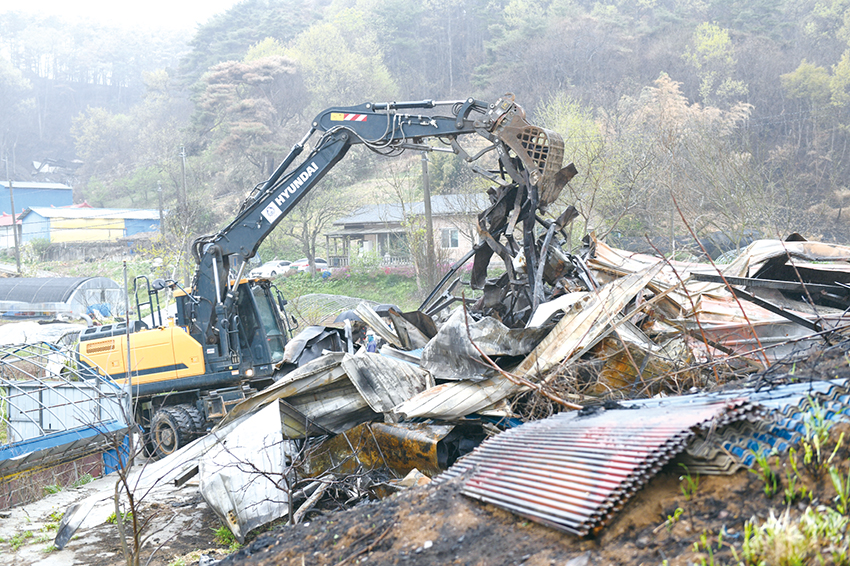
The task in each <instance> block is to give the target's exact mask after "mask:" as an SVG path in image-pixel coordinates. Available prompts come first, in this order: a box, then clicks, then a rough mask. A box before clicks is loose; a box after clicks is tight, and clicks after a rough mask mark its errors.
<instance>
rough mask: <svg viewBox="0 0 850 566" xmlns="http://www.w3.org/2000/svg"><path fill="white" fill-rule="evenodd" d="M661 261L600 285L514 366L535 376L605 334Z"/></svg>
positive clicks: (519, 370)
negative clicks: (600, 286) (577, 308)
mask: <svg viewBox="0 0 850 566" xmlns="http://www.w3.org/2000/svg"><path fill="white" fill-rule="evenodd" d="M661 267H662V265H661V264H658V265H656V266H653V267H649V268H647V269H646V270H644V271H642V272H640V273H634V274H631V275H627V276H626V277H623V278H621V279H617V280H616V281H613V282H611V283H609V284H607V285H605V286H603V287H602V288H601V289H599V290H598V291H597V292H596V293H595V294H593V295H591V296H590V300H588V301H587V303H585V305H584V306H583V307H582V308H581V309H579V310H578V311H577V312H575V313H572V312H571V313H570V315H569V316H564V318H562V319H561V321H560V322H558V324H556V325H555V328H554V329H553V330H552V332H550V333H549V334H548V335H547V336H546V338H544V339H543V341H542V342H540V344H539V345H538V346H537V347H536V348H535V349H534V351H533V352H532V353H531V354H529V355H528V357H526V359H525V360H523V362H522V363H521V364H520V365H519V367H517V368H516V370H514V373H516V374H518V375H522V376H525V377H527V378H528V379H534V378H535V377H536V376H537V375H540V374H543V373H545V372H547V371H548V370H550V369H552V368H553V367H555V366H557V365H558V364H560V363H561V362H562V361H563V360H565V359H567V358H569V357H570V356H572V355H573V354H575V353H576V351H579V350H582V349H583V348H587V347H589V346H591V345H592V344H594V343H595V342H597V341H598V340H600V339H601V338H603V337H604V336H605V335H606V334H607V333H606V328H607V327H608V326H609V324H610V323H612V322H613V321H614V316H615V315H616V314H617V313H619V312H620V311H621V310H623V307H624V306H625V305H626V303H628V302H629V301H631V300H632V299H633V298H634V296H635V295H636V294H637V293H639V292H640V291H642V290H643V288H644V287H646V285H647V284H648V283H649V282H650V281H651V280H652V278H653V277H654V276H655V275H657V274H658V273H659V272H660V271H661Z"/></svg>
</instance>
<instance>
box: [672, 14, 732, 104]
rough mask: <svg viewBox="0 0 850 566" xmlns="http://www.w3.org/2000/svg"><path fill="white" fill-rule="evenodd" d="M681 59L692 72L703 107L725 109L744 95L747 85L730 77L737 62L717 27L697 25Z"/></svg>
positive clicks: (728, 38) (727, 33)
mask: <svg viewBox="0 0 850 566" xmlns="http://www.w3.org/2000/svg"><path fill="white" fill-rule="evenodd" d="M684 58H685V61H687V62H688V64H689V65H691V66H692V67H693V68H694V69H696V72H697V75H698V76H699V79H700V85H699V94H700V98H702V100H703V102H704V103H705V104H711V105H718V104H723V105H724V106H726V105H728V104H730V103H733V102H734V101H735V100H738V99H740V98H742V97H743V96H745V95H746V94H747V86H746V85H745V84H744V83H743V82H742V81H739V80H735V79H734V78H733V77H734V75H735V68H736V66H737V64H738V61H737V60H736V59H735V53H734V47H733V45H732V40H731V38H730V37H729V32H728V31H726V30H724V29H722V28H720V26H718V25H716V24H710V23H703V24H700V25H699V26H697V29H696V30H695V31H694V35H693V39H692V40H691V45H690V46H689V47H688V49H687V51H685V55H684Z"/></svg>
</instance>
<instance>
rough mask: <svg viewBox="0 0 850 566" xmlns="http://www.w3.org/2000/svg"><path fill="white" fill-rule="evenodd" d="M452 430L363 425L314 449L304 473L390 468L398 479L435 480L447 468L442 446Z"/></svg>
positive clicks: (427, 426) (413, 425)
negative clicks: (413, 476)
mask: <svg viewBox="0 0 850 566" xmlns="http://www.w3.org/2000/svg"><path fill="white" fill-rule="evenodd" d="M453 429H454V426H450V425H433V424H421V423H401V424H388V423H364V424H362V425H359V426H356V427H354V428H352V429H350V430H348V431H346V432H344V433H342V434H339V435H337V436H335V437H333V438H330V439H328V440H326V441H324V442H323V443H322V444H320V445H319V446H317V447H316V448H314V449H312V450H311V451H310V454H309V455H308V458H307V459H306V463H305V465H304V466H303V467H302V472H304V473H305V475H306V476H307V477H315V476H319V475H321V474H323V473H325V472H327V471H329V470H332V471H333V472H334V473H339V474H351V473H354V472H356V471H357V470H358V469H364V470H375V469H378V468H388V469H390V470H392V471H394V472H395V473H396V474H398V476H399V477H403V476H405V475H407V474H408V473H409V472H410V471H411V470H413V469H418V470H419V471H420V472H422V473H424V474H426V475H428V476H435V475H437V474H439V473H440V472H442V471H443V470H445V469H446V467H447V461H446V456H445V452H446V450H445V449H441V448H442V447H440V445H439V443H440V441H442V440H443V439H444V438H446V436H447V435H448V434H449V433H451V432H452V430H453ZM441 452H442V453H443V454H442V455H441ZM441 460H442V462H441Z"/></svg>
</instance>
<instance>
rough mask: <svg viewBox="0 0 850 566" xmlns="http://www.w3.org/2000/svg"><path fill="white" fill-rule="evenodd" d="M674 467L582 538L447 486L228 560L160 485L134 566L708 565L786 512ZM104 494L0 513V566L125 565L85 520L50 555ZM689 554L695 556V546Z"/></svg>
mask: <svg viewBox="0 0 850 566" xmlns="http://www.w3.org/2000/svg"><path fill="white" fill-rule="evenodd" d="M848 350H850V342H845V343H843V344H842V345H841V347H836V348H833V349H831V350H828V351H827V352H825V353H822V354H819V355H818V356H815V357H813V358H812V359H811V360H810V361H809V362H808V363H806V364H796V365H795V374H796V375H797V376H798V378H799V376H803V375H805V376H807V377H815V376H820V377H822V378H834V377H838V376H846V375H847V373H848V372H847V368H848V361H847V360H848V357H847V352H848ZM777 373H781V372H776V371H774V372H773V373H772V374H771V375H769V376H765V377H763V378H762V379H760V380H759V383H761V384H762V385H764V384H765V383H768V382H775V381H776V380H777ZM780 377H781V376H780ZM842 430H843V431H844V432H845V433H846V435H847V437H850V426H848V425H838V426H836V427H834V429H833V440H834V439H835V438H837V435H838V434H839V432H840V431H842ZM847 444H848V443H846V442H845V443H844V446H843V447H842V448H841V449H840V450H839V451H838V452H837V456H836V462H840V467H841V469H842V470H843V471H844V472H845V473H846V472H847V469H848V457H850V450H848V446H847ZM786 460H787V458H786ZM782 463H783V457H779V458H778V459H776V460H775V461H774V468H775V469H777V470H780V469H781V466H782ZM682 471H683V470H682V468H680V467H678V466H676V465H675V463H671V464H668V465H667V466H666V467H665V468H663V469H662V470H661V471H660V472H659V473H658V474H657V475H656V476H655V477H653V478H652V479H651V480H650V481H649V482H648V483H647V485H646V486H644V487H643V488H642V489H640V490H639V491H638V492H637V493H636V494H635V495H634V497H632V498H631V499H630V500H629V501H628V502H627V503H626V504H625V505H624V507H623V508H622V509H620V510H614V511H613V513H612V518H611V520H610V521H609V522H608V524H607V525H606V526H605V527H604V528H603V529H602V530H601V531H600V532H599V533H597V534H596V537H595V538H591V539H580V538H578V537H575V536H573V535H569V534H565V533H561V532H559V531H557V530H554V529H551V528H549V527H546V526H544V525H540V524H537V523H534V522H532V521H529V520H526V519H525V518H523V517H520V516H517V515H513V514H511V513H509V512H507V511H503V510H500V509H498V508H496V507H495V506H492V505H489V504H485V503H480V502H478V501H475V500H472V499H469V498H468V497H466V496H463V495H461V494H460V493H459V485H458V484H457V483H456V481H453V482H448V483H443V484H440V485H435V484H434V483H432V484H430V485H427V486H424V487H418V488H413V489H410V490H407V491H403V492H400V493H397V494H395V495H392V496H390V497H388V498H385V499H383V500H379V501H372V502H368V503H364V504H361V505H359V506H357V507H354V508H352V509H348V510H346V511H341V512H333V513H321V514H314V515H312V516H309V517H308V519H307V522H305V523H303V524H300V525H296V526H294V527H287V526H279V527H275V528H270V529H267V530H266V531H265V532H261V533H253V534H251V535H250V537H249V541H248V543H247V544H246V545H245V546H244V547H243V548H241V549H239V550H238V551H236V552H233V553H232V554H230V555H229V556H227V555H226V552H227V548H226V546H227V545H226V544H222V543H220V542H218V541H216V540H215V536H214V530H215V529H217V528H218V527H219V525H220V523H219V521H218V519H217V518H216V517H215V515H214V514H213V513H212V511H211V510H210V509H209V508H208V507H207V505H206V503H205V502H204V501H203V499H202V498H201V496H200V494H199V491H198V489H197V485H193V484H192V482H190V483H188V484H186V485H185V486H183V487H182V488H176V487H173V486H165V487H162V488H158V489H157V491H155V492H153V493H151V494H149V495H148V496H147V497H146V498H145V500H144V502H143V505H142V507H141V511H140V517H141V518H142V520H145V519H150V527H149V528H147V529H146V531H145V534H150V535H152V536H151V539H150V540H149V541H148V543H147V544H146V546H145V547H144V548H143V552H142V564H145V563H147V564H150V565H151V566H168V565H171V566H179V565H190V564H198V562H199V556H200V555H201V554H207V555H209V556H210V557H211V558H214V559H222V564H223V565H224V564H226V565H235V564H240V565H241V564H245V565H254V564H257V565H271V564H292V565H297V566H305V565H316V566H319V565H331V564H334V565H337V566H338V565H341V564H363V563H365V564H387V565H389V564H405V565H408V564H409V565H434V566H436V565H443V564H446V565H448V564H451V565H465V566H492V565H506V566H507V565H519V564H522V565H527V566H549V565H559V566H565V565H569V566H582V565H588V564H615V565H619V564H624V565H625V564H630V565H640V564H646V565H649V564H662V563H663V562H664V561H665V560H667V561H668V564H670V565H672V566H676V565H681V566H685V565H687V564H691V563H697V564H698V563H700V559H701V558H708V557H707V555H706V554H700V553H699V552H698V551H697V550H695V548H694V545H695V544H697V545H699V544H700V543H701V538H702V537H703V536H705V537H707V539H706V540H708V541H714V542H715V546H716V542H717V535H718V534H719V533H723V541H724V543H723V545H722V546H721V548H720V549H719V551H718V552H716V553H715V556H714V557H713V559H714V563H715V564H733V563H737V561H735V560H733V558H734V557H733V554H732V551H731V550H730V548H732V547H734V548H736V549H737V550H738V551H740V548H741V543H742V541H743V531H744V524H745V523H746V521H747V520H749V519H751V518H753V517H756V518H758V519H765V518H767V517H768V516H769V515H770V514H771V513H772V512H774V513H778V512H780V511H782V510H783V509H784V508H785V506H784V504H783V502H782V487H781V486H780V490H779V494H777V495H775V496H774V497H773V498H771V499H769V498H767V497H766V496H765V494H764V490H763V488H764V484H763V482H762V480H761V479H760V478H759V477H758V476H757V475H756V474H754V473H751V472H750V471H747V470H744V471H740V472H738V473H736V474H735V475H732V476H703V477H699V478H698V479H699V482H698V487H697V488H696V490H695V493H694V494H693V495H692V496H686V495H685V494H684V493H683V490H682V487H683V485H684V483H685V482H683V481H682ZM781 475H782V474H780V476H781ZM805 482H806V484H807V486H808V487H809V488H810V489H811V490H812V493H813V496H812V500H811V501H806V503H807V504H812V505H816V504H818V503H822V502H826V503H829V502H831V501H832V500H833V498H834V496H835V492H834V490H833V488H832V485H831V483H830V481H829V477H828V474H823V475H821V476H820V477H812V476H807V477H805ZM113 488H114V479H112V478H110V477H107V478H101V479H98V480H96V481H94V482H92V483H90V484H87V485H85V486H82V487H81V488H78V489H73V490H63V491H62V492H59V493H57V494H54V495H50V496H49V497H46V498H45V499H43V500H42V501H39V502H37V503H33V504H30V505H27V506H23V507H18V508H15V509H12V510H11V511H9V512H3V513H0V566H2V565H6V564H15V565H42V566H45V565H54V564H56V565H60V564H61V565H73V564H88V565H93V566H112V565H119V564H125V563H126V562H125V561H124V558H123V556H122V552H121V547H120V544H119V539H118V533H117V527H116V526H115V525H114V524H112V523H105V524H101V525H92V526H86V525H84V526H83V527H81V528H80V529H79V530H78V531H77V534H76V535H75V537H74V538H73V539H72V540H71V541H70V542H69V543H68V545H67V547H66V548H65V549H64V550H61V551H59V550H55V549H52V548H51V543H52V540H53V537H54V536H55V532H56V531H55V528H56V525H57V517H58V515H60V514H61V513H62V512H64V511H65V510H66V509H67V507H68V505H70V504H71V503H73V502H74V501H80V500H82V499H84V498H86V497H88V496H90V495H91V494H93V493H102V494H107V495H108V494H109V493H111V491H112V489H113ZM110 504H111V503H110V502H109V501H108V500H106V501H104V502H103V503H102V504H101V508H100V511H98V512H99V513H100V514H101V515H103V512H104V508H103V506H104V505H110ZM804 508H805V505H804V504H802V503H798V504H795V505H794V506H793V507H792V513H794V514H799V513H801V512H802V510H803V509H804ZM677 509H681V510H682V511H681V512H680V515H679V516H678V518H677V520H675V521H672V522H671V521H668V518H669V517H674V516H676V510H677ZM105 510H106V511H108V509H105ZM95 514H96V513H93V514H92V515H93V516H94V515H95ZM25 533H30V534H29V535H26V534H25ZM699 550H702V551H704V550H705V549H704V546H702V547H701V548H700V549H699ZM151 554H153V556H152V557H151ZM149 558H150V560H148V559H149ZM709 563H710V562H709Z"/></svg>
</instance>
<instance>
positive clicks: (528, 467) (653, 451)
mask: <svg viewBox="0 0 850 566" xmlns="http://www.w3.org/2000/svg"><path fill="white" fill-rule="evenodd" d="M752 411H753V407H752V406H751V405H749V404H748V403H746V402H745V401H743V400H740V399H731V400H730V399H723V400H716V399H715V400H706V399H705V398H701V399H694V400H693V402H691V403H688V404H684V403H679V404H674V405H663V404H660V405H658V406H655V407H644V408H641V409H640V410H633V409H613V410H606V409H599V410H598V411H596V412H593V413H591V414H582V413H560V414H557V415H555V416H553V417H550V418H548V419H544V420H541V421H535V422H532V423H527V424H525V425H522V426H520V427H517V428H515V429H510V430H507V431H505V432H503V433H502V434H500V435H498V436H495V437H493V438H491V439H489V440H487V441H485V442H484V443H483V444H482V445H481V446H480V447H478V448H477V449H476V450H475V451H473V452H472V453H471V454H469V455H468V456H466V457H465V458H463V459H462V460H461V461H460V462H458V463H457V464H456V465H455V466H453V467H452V468H451V469H450V470H449V471H447V472H446V473H445V474H443V475H441V476H440V478H439V479H440V480H441V481H444V480H447V479H451V478H455V477H461V476H466V477H465V479H464V480H463V483H462V488H461V491H462V493H464V494H465V495H468V496H470V497H473V498H475V499H480V500H482V501H486V502H489V503H492V504H494V505H497V506H499V507H502V508H504V509H507V510H509V511H512V512H515V513H518V514H520V515H523V516H526V517H529V518H531V519H533V520H535V521H538V522H541V523H544V524H547V525H549V526H551V527H553V528H556V529H559V530H563V531H566V532H569V533H573V534H576V535H580V536H585V535H587V534H589V533H591V532H594V531H596V530H598V529H599V528H601V527H602V526H603V525H604V524H605V522H606V521H607V520H608V518H609V517H610V516H611V514H612V512H614V511H615V510H616V509H618V508H619V507H620V506H622V504H623V503H625V501H626V500H628V498H629V497H631V495H632V494H633V493H634V492H635V491H636V490H637V489H639V488H640V487H641V486H642V485H643V484H644V483H646V481H647V480H648V479H649V478H650V477H652V476H653V475H654V474H655V473H656V472H657V471H658V469H660V468H661V466H663V465H664V464H665V463H666V462H668V461H669V460H670V458H672V457H673V456H675V455H676V454H678V453H679V452H681V451H682V450H684V448H685V446H686V445H687V442H688V440H689V439H690V438H691V437H692V436H693V435H694V433H695V430H697V429H698V428H699V427H707V426H717V425H724V424H726V423H728V422H732V421H736V420H740V419H743V418H746V417H747V416H748V415H749V414H750V413H751V412H752Z"/></svg>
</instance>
